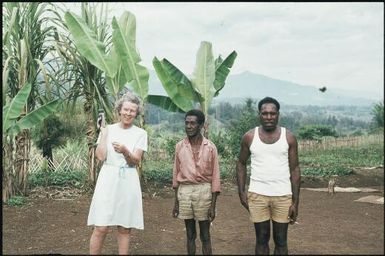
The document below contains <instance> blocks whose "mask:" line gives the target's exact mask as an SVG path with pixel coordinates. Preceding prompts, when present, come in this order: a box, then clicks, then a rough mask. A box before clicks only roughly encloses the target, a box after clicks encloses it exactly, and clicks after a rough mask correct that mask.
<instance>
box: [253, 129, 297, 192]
mask: <svg viewBox="0 0 385 256" xmlns="http://www.w3.org/2000/svg"><path fill="white" fill-rule="evenodd" d="M258 129H259V127H256V128H255V130H254V138H253V142H252V143H251V145H250V152H251V175H250V185H249V191H250V192H254V193H257V194H261V195H266V196H283V195H291V194H292V192H291V182H290V169H289V156H288V155H289V144H288V143H287V140H286V129H285V128H284V127H281V135H280V137H279V139H278V141H276V142H275V143H273V144H266V143H264V142H262V141H261V139H260V138H259V132H258Z"/></svg>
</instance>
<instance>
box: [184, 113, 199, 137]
mask: <svg viewBox="0 0 385 256" xmlns="http://www.w3.org/2000/svg"><path fill="white" fill-rule="evenodd" d="M184 126H185V130H186V134H187V137H189V138H191V137H195V136H197V135H199V134H200V132H201V128H202V125H199V124H198V118H197V117H196V116H186V119H185V121H184Z"/></svg>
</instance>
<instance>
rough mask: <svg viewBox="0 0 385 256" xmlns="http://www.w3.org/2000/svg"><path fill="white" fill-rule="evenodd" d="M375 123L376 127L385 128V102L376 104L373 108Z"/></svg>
mask: <svg viewBox="0 0 385 256" xmlns="http://www.w3.org/2000/svg"><path fill="white" fill-rule="evenodd" d="M372 115H373V123H374V126H375V127H376V128H382V129H383V128H384V102H383V101H381V102H378V103H376V104H374V106H373V109H372Z"/></svg>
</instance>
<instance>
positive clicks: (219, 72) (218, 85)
mask: <svg viewBox="0 0 385 256" xmlns="http://www.w3.org/2000/svg"><path fill="white" fill-rule="evenodd" d="M236 57H237V52H236V51H233V52H232V53H230V54H229V56H227V58H226V59H225V60H224V61H221V59H220V57H219V58H218V60H219V61H218V62H217V63H218V66H217V67H216V71H215V80H214V88H215V90H216V92H215V95H214V97H215V96H217V95H218V94H219V91H220V90H222V88H223V86H224V85H225V81H226V78H227V76H228V75H229V73H230V68H231V67H232V66H233V64H234V61H235V58H236Z"/></svg>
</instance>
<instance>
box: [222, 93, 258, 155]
mask: <svg viewBox="0 0 385 256" xmlns="http://www.w3.org/2000/svg"><path fill="white" fill-rule="evenodd" d="M240 113H241V115H240V117H239V119H238V120H233V121H232V122H231V123H230V128H229V130H228V138H227V143H228V145H229V148H230V153H231V154H232V155H236V156H238V154H239V152H240V149H241V140H242V137H243V135H244V134H245V133H246V132H247V131H249V130H250V129H253V128H254V127H256V126H257V125H259V119H258V116H257V107H256V102H255V101H254V100H253V99H250V98H249V99H246V102H245V105H244V106H243V108H242V110H241V111H240Z"/></svg>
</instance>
